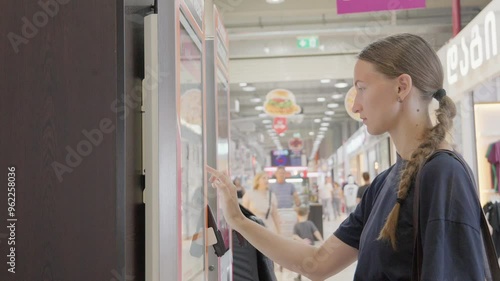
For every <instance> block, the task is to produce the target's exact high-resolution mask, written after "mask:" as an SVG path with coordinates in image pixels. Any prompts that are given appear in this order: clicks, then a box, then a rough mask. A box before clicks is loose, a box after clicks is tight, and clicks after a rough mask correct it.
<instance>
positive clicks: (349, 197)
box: [344, 175, 359, 214]
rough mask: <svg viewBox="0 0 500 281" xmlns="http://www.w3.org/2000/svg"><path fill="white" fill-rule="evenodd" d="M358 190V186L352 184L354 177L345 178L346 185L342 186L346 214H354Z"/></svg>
mask: <svg viewBox="0 0 500 281" xmlns="http://www.w3.org/2000/svg"><path fill="white" fill-rule="evenodd" d="M358 188H359V187H358V185H357V184H355V183H354V177H353V176H352V175H349V176H347V184H346V185H345V186H344V200H345V206H346V213H347V214H350V213H352V212H354V209H355V208H356V205H357V204H358V203H357V202H356V196H357V195H358Z"/></svg>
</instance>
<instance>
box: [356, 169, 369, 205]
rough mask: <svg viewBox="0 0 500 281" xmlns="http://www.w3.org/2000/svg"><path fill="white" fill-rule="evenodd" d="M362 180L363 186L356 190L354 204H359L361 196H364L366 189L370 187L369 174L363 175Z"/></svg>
mask: <svg viewBox="0 0 500 281" xmlns="http://www.w3.org/2000/svg"><path fill="white" fill-rule="evenodd" d="M363 180H364V181H365V184H364V185H362V186H360V187H359V189H358V195H357V196H356V202H357V203H359V202H361V198H363V194H365V191H366V189H367V188H368V187H369V186H370V174H369V173H368V172H364V173H363Z"/></svg>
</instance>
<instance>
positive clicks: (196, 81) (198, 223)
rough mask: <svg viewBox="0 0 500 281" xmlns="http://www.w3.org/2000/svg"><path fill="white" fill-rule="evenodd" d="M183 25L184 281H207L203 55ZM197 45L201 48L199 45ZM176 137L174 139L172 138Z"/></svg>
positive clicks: (182, 203) (181, 76)
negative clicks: (205, 266) (205, 269)
mask: <svg viewBox="0 0 500 281" xmlns="http://www.w3.org/2000/svg"><path fill="white" fill-rule="evenodd" d="M181 23H182V24H181V25H180V48H181V49H180V52H181V63H180V81H181V85H180V93H181V98H180V109H179V110H180V125H181V142H182V146H181V173H182V177H181V189H182V190H181V212H182V215H181V216H182V217H181V223H182V252H181V255H182V259H181V260H182V280H189V281H195V280H204V274H203V267H204V259H205V245H204V241H205V239H204V237H205V233H204V225H205V209H204V205H205V200H204V196H203V194H204V190H203V99H202V60H201V59H202V53H201V51H200V44H199V40H198V42H197V41H195V40H197V38H196V37H195V35H194V33H193V31H192V30H191V28H190V27H189V25H188V24H187V22H186V21H185V19H184V18H182V20H181ZM197 43H198V44H197ZM172 137H173V136H172Z"/></svg>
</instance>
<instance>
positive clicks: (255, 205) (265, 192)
mask: <svg viewBox="0 0 500 281" xmlns="http://www.w3.org/2000/svg"><path fill="white" fill-rule="evenodd" d="M268 180H269V179H268V178H267V174H266V173H265V172H261V173H258V174H257V175H255V177H254V179H253V189H251V190H248V191H247V192H246V193H245V195H243V198H242V202H241V205H243V207H245V208H247V209H248V210H249V211H250V212H252V213H254V214H255V215H256V216H257V217H258V218H260V219H262V220H263V221H264V224H265V225H266V227H267V228H268V229H269V230H271V231H272V232H274V233H280V232H281V231H280V219H279V214H278V200H277V199H276V196H275V195H274V193H273V192H271V190H269V188H268V185H269V183H268Z"/></svg>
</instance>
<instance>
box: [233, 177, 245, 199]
mask: <svg viewBox="0 0 500 281" xmlns="http://www.w3.org/2000/svg"><path fill="white" fill-rule="evenodd" d="M233 184H234V186H236V193H237V195H238V198H243V195H245V188H244V187H243V186H242V185H241V179H240V178H238V177H237V178H235V179H234V180H233Z"/></svg>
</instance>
